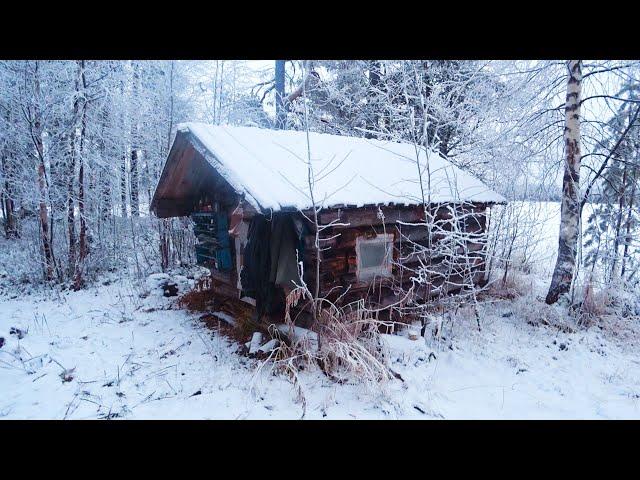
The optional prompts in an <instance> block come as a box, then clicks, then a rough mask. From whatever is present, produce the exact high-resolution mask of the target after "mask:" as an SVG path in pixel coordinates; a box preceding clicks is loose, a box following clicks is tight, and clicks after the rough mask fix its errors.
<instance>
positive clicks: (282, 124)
mask: <svg viewBox="0 0 640 480" xmlns="http://www.w3.org/2000/svg"><path fill="white" fill-rule="evenodd" d="M284 64H285V60H276V128H277V129H278V130H284V129H285V128H286V126H287V109H286V102H285V96H284V73H285V68H284Z"/></svg>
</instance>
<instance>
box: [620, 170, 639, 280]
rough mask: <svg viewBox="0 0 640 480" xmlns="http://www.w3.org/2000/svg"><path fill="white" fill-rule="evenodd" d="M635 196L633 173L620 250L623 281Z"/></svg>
mask: <svg viewBox="0 0 640 480" xmlns="http://www.w3.org/2000/svg"><path fill="white" fill-rule="evenodd" d="M635 196H636V175H635V172H634V173H633V181H632V183H631V196H630V198H629V209H628V210H627V219H626V222H625V223H626V225H625V235H624V249H623V252H622V268H621V269H620V277H621V278H622V280H623V281H624V274H625V273H626V269H627V258H628V256H629V245H630V244H631V242H632V241H633V236H632V235H631V225H632V223H633V207H634V200H635Z"/></svg>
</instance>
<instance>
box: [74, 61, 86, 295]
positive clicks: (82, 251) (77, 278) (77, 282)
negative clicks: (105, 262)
mask: <svg viewBox="0 0 640 480" xmlns="http://www.w3.org/2000/svg"><path fill="white" fill-rule="evenodd" d="M84 68H85V61H84V60H79V61H78V78H79V85H80V86H81V88H82V94H81V96H80V98H81V99H82V102H81V105H80V115H81V119H80V138H79V145H78V153H79V154H78V162H79V164H80V168H79V170H78V213H79V215H80V237H79V241H78V262H77V263H76V270H75V275H74V279H73V288H74V289H75V290H79V289H80V288H82V286H83V283H84V281H83V278H82V272H83V269H84V260H85V258H86V256H87V220H86V217H85V191H84V163H85V162H84V137H85V132H86V126H87V103H86V100H85V89H86V79H85V74H84Z"/></svg>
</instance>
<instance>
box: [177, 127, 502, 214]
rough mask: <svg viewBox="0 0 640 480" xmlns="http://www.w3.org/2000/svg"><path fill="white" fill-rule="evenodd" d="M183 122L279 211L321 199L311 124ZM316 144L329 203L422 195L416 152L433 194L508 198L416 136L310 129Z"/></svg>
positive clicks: (233, 176)
mask: <svg viewBox="0 0 640 480" xmlns="http://www.w3.org/2000/svg"><path fill="white" fill-rule="evenodd" d="M178 130H179V131H182V132H187V131H188V132H190V133H191V134H193V135H194V136H195V137H196V138H197V139H198V140H199V141H200V142H201V143H202V146H203V147H204V148H205V149H206V150H207V152H201V153H205V158H206V159H207V161H208V162H209V163H211V164H212V165H213V166H214V167H215V168H216V169H217V170H218V171H219V173H220V174H221V175H222V176H223V177H225V179H226V180H227V181H228V182H229V183H230V184H231V185H232V186H233V187H234V188H235V189H236V191H238V192H239V193H244V194H246V199H247V201H249V202H250V203H251V204H252V205H253V206H254V207H256V208H258V209H260V207H262V208H263V209H273V210H275V211H277V210H281V209H287V208H294V209H301V210H304V209H307V208H311V206H312V205H313V202H312V201H311V196H310V194H309V184H308V169H307V135H306V132H304V131H291V130H269V129H262V128H256V127H232V126H214V125H208V124H204V123H183V124H180V125H179V126H178ZM309 146H310V152H311V164H312V166H313V170H314V172H315V178H316V183H315V186H314V198H315V203H316V205H319V206H323V207H325V208H328V207H331V206H337V205H356V206H363V205H370V204H377V205H387V204H390V203H396V204H407V205H411V204H420V203H422V194H421V188H420V181H419V177H418V165H417V163H416V155H418V158H419V160H420V165H421V169H422V170H423V171H424V172H423V182H422V183H423V187H424V191H425V199H426V201H427V202H429V201H431V202H460V201H473V202H488V203H489V202H496V203H497V202H504V201H505V199H504V197H502V196H501V195H500V194H498V193H496V192H494V191H492V190H490V189H489V188H488V187H487V186H486V185H484V184H483V183H482V182H481V181H480V180H478V179H477V178H475V177H473V176H472V175H470V174H468V173H466V172H464V171H462V170H460V169H459V168H457V167H455V166H454V165H452V164H451V163H450V162H448V161H447V160H445V159H444V158H442V157H441V156H440V155H438V154H437V153H435V152H430V153H429V155H428V156H427V154H426V152H425V150H424V149H420V150H419V153H418V154H417V153H416V148H415V147H414V145H413V144H408V143H395V142H389V141H380V140H370V139H364V138H356V137H346V136H339V135H329V134H324V133H309ZM427 160H428V162H427ZM427 164H428V171H429V172H430V175H428V174H427ZM429 194H430V195H429Z"/></svg>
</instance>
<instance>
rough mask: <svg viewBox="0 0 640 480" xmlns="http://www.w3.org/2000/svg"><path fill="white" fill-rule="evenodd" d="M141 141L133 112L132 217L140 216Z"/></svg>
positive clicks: (137, 71) (135, 77)
mask: <svg viewBox="0 0 640 480" xmlns="http://www.w3.org/2000/svg"><path fill="white" fill-rule="evenodd" d="M139 68H140V67H139V65H138V63H135V62H134V64H133V91H132V95H131V97H132V98H131V102H132V103H133V104H134V105H135V104H137V102H138V90H139V85H138V83H139V81H140V69H139ZM139 148H140V139H139V132H138V112H137V111H135V110H134V111H133V115H132V119H131V164H130V165H129V168H130V175H131V177H130V183H129V189H130V192H129V193H130V203H131V216H132V217H139V216H140V196H139V173H138V160H139V159H140V151H139Z"/></svg>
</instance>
